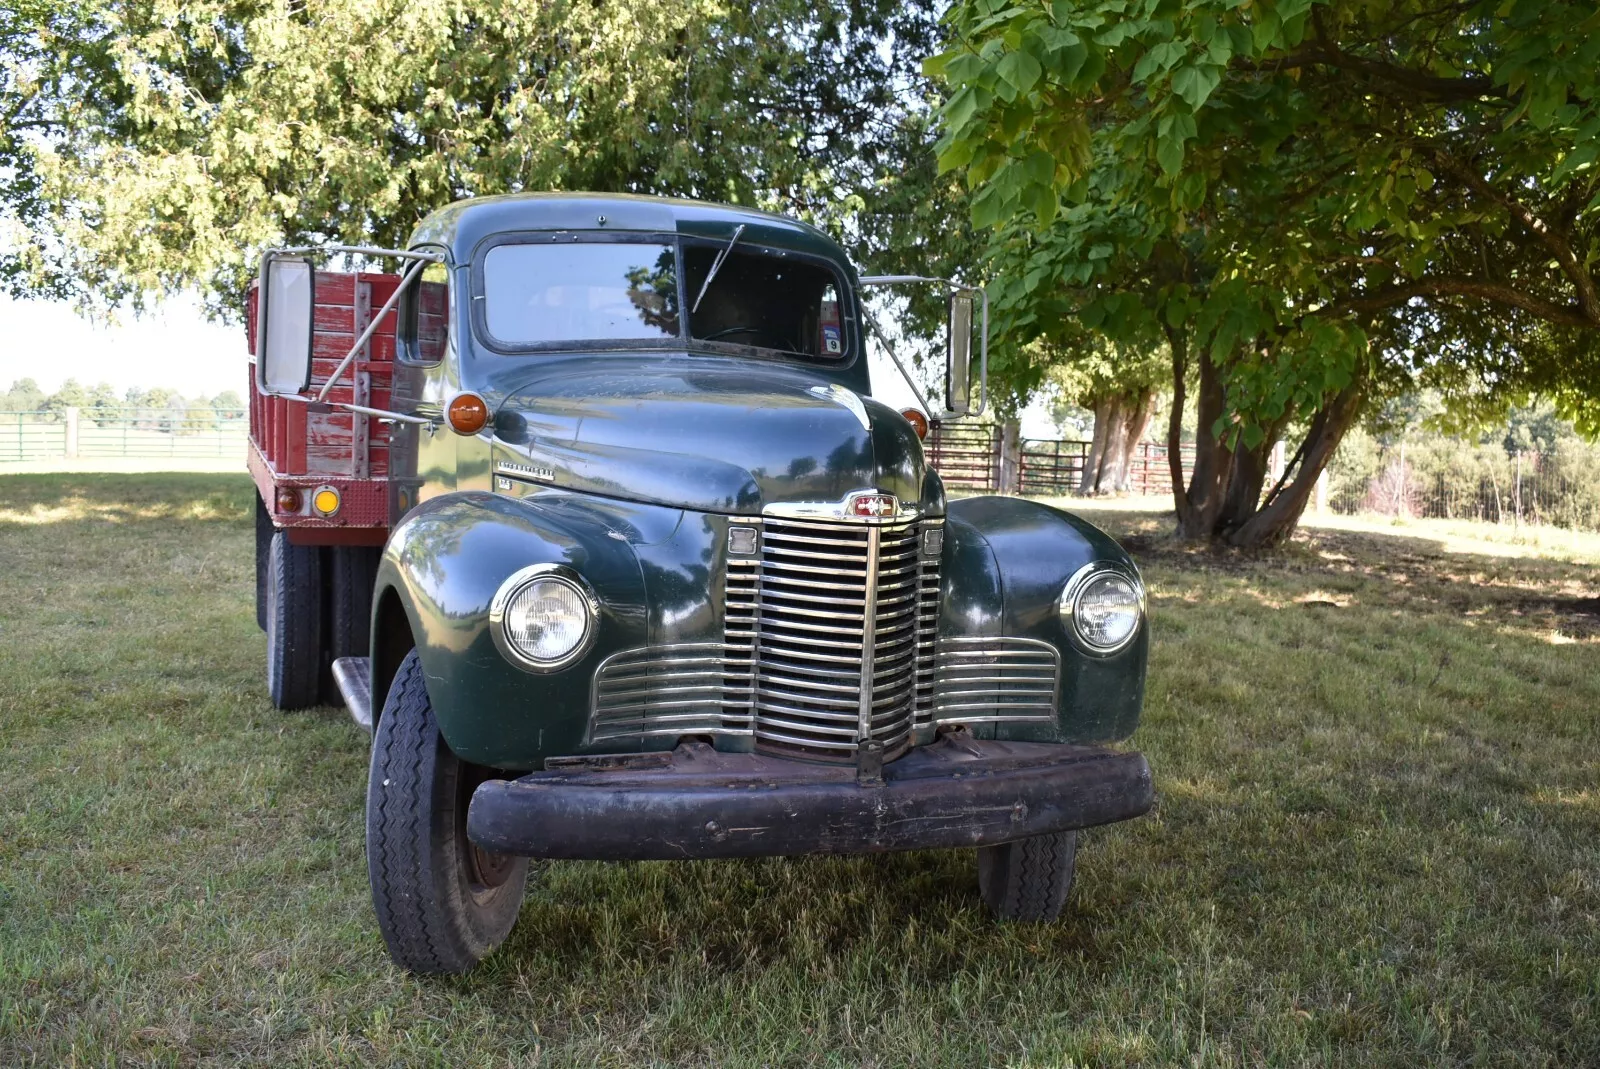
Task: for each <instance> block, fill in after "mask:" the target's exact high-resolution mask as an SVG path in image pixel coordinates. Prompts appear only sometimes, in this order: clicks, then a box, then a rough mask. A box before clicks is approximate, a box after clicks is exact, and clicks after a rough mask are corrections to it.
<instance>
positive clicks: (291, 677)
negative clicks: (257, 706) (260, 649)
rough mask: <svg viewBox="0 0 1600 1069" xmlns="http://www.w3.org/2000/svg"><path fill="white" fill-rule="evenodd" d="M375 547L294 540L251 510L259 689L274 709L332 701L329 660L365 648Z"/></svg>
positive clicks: (260, 510)
mask: <svg viewBox="0 0 1600 1069" xmlns="http://www.w3.org/2000/svg"><path fill="white" fill-rule="evenodd" d="M379 553H380V550H378V549H376V548H374V547H371V546H300V545H295V544H294V543H293V542H291V541H289V535H288V533H287V532H285V531H280V530H275V529H274V528H273V526H272V520H271V517H270V516H267V515H266V509H265V506H263V505H261V504H260V503H259V502H258V503H257V512H256V622H257V623H258V624H260V625H261V627H262V629H263V630H265V631H266V632H267V691H268V693H269V694H270V695H271V696H272V704H273V705H275V706H277V707H278V708H279V709H306V708H309V707H311V706H313V705H316V704H318V702H325V703H327V704H330V705H338V704H340V703H341V701H342V699H341V698H340V696H339V690H338V687H337V686H335V684H334V682H333V662H334V660H336V659H337V658H340V657H364V656H366V655H367V651H368V644H369V638H370V632H371V615H372V588H373V584H374V582H375V580H376V578H377V573H378V557H379Z"/></svg>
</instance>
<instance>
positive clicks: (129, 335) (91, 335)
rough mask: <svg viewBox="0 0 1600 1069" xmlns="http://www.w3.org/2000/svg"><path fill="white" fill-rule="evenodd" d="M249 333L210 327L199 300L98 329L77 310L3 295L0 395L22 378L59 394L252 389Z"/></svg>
mask: <svg viewBox="0 0 1600 1069" xmlns="http://www.w3.org/2000/svg"><path fill="white" fill-rule="evenodd" d="M246 366H247V365H246V356H245V342H244V327H243V326H242V325H234V326H229V325H224V324H219V323H211V322H208V321H207V320H206V318H205V315H204V313H203V312H202V311H201V309H200V302H199V300H198V299H196V298H193V297H180V298H175V299H173V300H169V301H166V302H165V303H163V304H161V305H159V306H157V307H156V308H155V309H153V310H152V311H149V312H146V313H145V314H144V315H143V316H140V317H138V318H135V317H134V316H133V315H131V314H124V315H122V316H121V318H120V322H118V323H116V324H114V325H109V326H108V325H105V324H95V323H91V322H90V321H89V320H87V319H85V318H83V317H81V316H79V315H78V314H77V313H76V312H74V311H73V309H72V306H71V305H69V304H64V303H60V302H55V301H18V300H13V299H11V298H9V297H5V296H3V295H0V391H3V390H5V389H9V388H10V386H11V384H12V382H14V381H15V380H17V379H21V378H31V379H33V380H34V381H36V382H37V383H38V384H39V385H40V387H41V388H42V389H43V390H44V391H45V392H46V393H53V392H54V391H56V390H57V389H59V388H60V386H61V384H62V383H63V382H65V381H66V380H67V379H69V378H72V379H77V380H78V381H79V382H80V383H82V384H83V385H84V386H93V385H95V384H96V383H99V382H108V383H110V384H111V386H112V389H114V390H115V391H116V393H117V395H118V396H119V397H120V396H122V395H123V394H124V393H126V392H127V390H128V389H129V388H130V387H134V386H137V387H141V388H144V389H150V388H152V387H155V386H164V387H166V388H168V389H171V390H176V391H178V392H179V393H181V394H183V395H185V396H187V397H196V396H206V397H211V396H214V395H215V394H219V393H221V392H222V391H223V390H233V391H235V392H237V393H243V392H244V387H245V386H246V385H247V383H248V381H249V380H248V378H247V374H248V372H247V371H246Z"/></svg>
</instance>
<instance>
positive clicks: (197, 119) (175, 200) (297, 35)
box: [0, 0, 936, 301]
mask: <svg viewBox="0 0 1600 1069" xmlns="http://www.w3.org/2000/svg"><path fill="white" fill-rule="evenodd" d="M29 2H30V3H31V0H29ZM58 8H60V5H35V7H34V8H33V9H29V10H25V11H23V12H21V13H20V14H18V15H16V16H15V26H14V29H15V33H14V35H13V36H12V37H11V38H9V39H8V42H7V48H8V54H10V55H12V56H14V57H17V58H16V59H15V62H13V63H12V64H11V67H13V68H15V69H19V70H20V69H22V68H27V69H28V70H30V71H33V72H35V73H34V76H33V80H32V81H31V82H28V83H27V84H28V85H31V86H34V87H36V88H38V89H39V92H38V93H37V94H36V99H35V101H34V103H33V104H31V105H30V107H32V108H33V109H34V110H35V111H36V112H37V113H38V114H37V118H38V119H39V122H40V127H39V130H38V131H37V132H36V133H35V134H34V135H32V136H30V137H27V138H24V139H23V142H22V143H13V144H12V145H11V149H10V151H11V152H12V155H13V157H14V158H19V159H22V160H23V161H24V162H25V164H26V168H27V170H26V178H27V182H28V184H27V186H26V188H22V187H18V188H19V189H21V191H22V193H24V194H25V195H26V196H27V197H29V198H32V199H31V200H30V201H28V202H27V204H24V205H20V206H19V204H18V202H16V201H15V200H10V201H7V202H6V204H5V205H4V208H8V209H10V214H11V217H12V219H13V221H14V222H16V221H18V220H20V222H21V224H22V225H23V226H24V227H25V228H26V230H25V233H26V235H27V237H28V239H29V244H30V245H31V247H32V250H33V251H32V252H31V254H30V256H31V259H30V260H29V262H28V263H27V264H25V265H24V266H25V268H26V270H27V272H28V276H27V277H28V280H29V281H30V283H31V284H35V285H37V284H39V283H40V282H41V280H54V281H56V282H59V283H62V284H63V285H64V286H65V287H67V288H73V289H76V290H77V292H78V293H79V294H80V295H85V294H86V295H89V296H91V297H93V298H95V299H96V300H99V301H109V300H116V299H118V298H121V297H123V296H127V295H134V296H137V295H141V294H144V293H148V292H152V291H153V292H170V291H172V290H175V289H180V288H183V287H186V286H189V285H192V284H194V283H197V282H198V283H202V284H208V285H211V286H212V287H213V288H214V290H215V291H216V292H218V293H221V294H224V295H226V294H228V293H230V292H236V288H237V286H238V284H239V281H240V279H241V278H243V277H244V276H245V275H246V274H247V273H248V272H249V270H250V267H251V264H252V262H253V250H254V249H256V248H259V247H260V246H263V245H267V244H272V243H276V242H280V241H289V242H294V243H300V242H302V241H319V240H341V241H345V242H351V243H355V242H359V243H363V244H365V243H380V244H388V245H393V244H402V243H403V242H404V241H405V240H406V237H407V235H408V233H409V231H410V230H411V228H412V227H413V226H414V225H415V224H416V222H417V221H418V220H419V219H420V218H421V217H422V216H423V215H425V214H426V213H427V212H429V211H431V210H432V209H434V208H436V207H438V206H440V205H442V204H445V203H448V202H450V201H452V200H455V199H458V198H461V197H465V196H472V195H482V194H493V193H502V192H508V191H519V190H556V189H594V190H604V191H615V192H639V193H664V194H673V195H681V196H692V197H702V198H707V199H713V200H720V201H732V202H736V203H743V204H752V205H758V206H764V207H774V206H776V207H782V208H783V209H784V210H786V211H789V212H791V213H796V214H801V215H804V216H807V217H810V218H813V219H816V220H818V221H822V222H827V223H830V224H832V225H834V226H835V227H836V228H839V229H842V230H845V231H846V232H847V233H849V234H852V235H857V236H868V237H870V238H871V239H873V240H882V239H883V238H885V237H886V236H887V235H888V234H892V233H894V232H896V230H897V224H896V223H895V222H894V221H893V220H889V221H884V220H881V219H879V220H875V221H874V225H873V227H872V228H870V232H869V228H867V227H864V226H861V225H851V220H852V218H853V217H858V216H860V215H861V214H862V213H864V212H865V211H866V198H867V197H868V196H870V195H871V193H872V192H873V190H874V189H875V188H876V187H877V185H878V184H880V183H883V182H886V181H889V180H890V179H891V178H893V177H894V176H901V175H905V174H907V173H911V172H914V171H915V168H914V167H912V166H910V165H909V164H908V161H909V160H911V159H912V158H913V157H917V156H921V157H928V156H929V155H930V153H929V151H928V149H929V142H930V140H931V136H930V135H929V131H928V122H927V114H928V110H929V107H928V104H927V103H926V93H925V91H924V89H925V84H926V83H925V82H924V81H923V79H922V76H921V75H920V74H919V72H918V71H917V68H916V64H917V58H918V57H920V56H921V55H925V54H926V52H927V51H928V50H929V49H930V48H931V47H932V45H931V41H932V40H933V35H934V33H935V30H936V22H935V19H934V16H933V14H932V12H931V9H930V7H929V6H928V5H925V4H924V5H912V6H902V5H899V4H895V3H892V2H890V0H866V2H864V3H863V2H852V3H837V4H831V5H825V6H821V7H819V6H817V5H812V4H802V3H799V2H798V0H755V2H754V3H751V4H745V5H732V6H729V5H725V4H720V3H715V2H710V0H675V2H673V3H662V2H657V0H647V2H641V3H628V4H622V3H614V2H598V3H577V2H571V0H556V2H553V3H509V2H505V0H490V2H467V0H403V2H402V0H304V2H297V3H290V4H283V3H265V2H239V0H198V2H196V0H98V2H85V3H81V4H78V5H75V6H73V8H72V10H73V12H74V14H73V29H72V32H71V33H70V34H63V33H61V32H59V27H58V26H57V23H58V22H60V20H61V18H62V17H63V16H61V15H60V14H59V11H58V10H56V9H58ZM887 42H893V47H886V43H887ZM13 45H14V46H15V47H13ZM42 75H49V77H46V78H45V79H44V80H43V81H41V80H40V77H41V76H42ZM52 79H53V80H52ZM23 86H24V83H23V82H22V81H16V80H13V81H12V82H11V83H9V84H8V83H5V82H0V105H7V106H10V107H12V108H13V109H15V108H17V107H20V106H21V104H20V103H19V100H20V98H19V97H17V96H16V95H15V93H16V92H20V90H21V89H22V88H23ZM919 87H922V88H919ZM5 149H6V146H5V144H4V143H0V151H5ZM3 163H4V161H3V160H0V164H3ZM924 171H925V173H926V175H927V177H928V178H930V179H931V178H932V171H931V168H925V169H924ZM3 197H4V191H3V190H0V199H3ZM33 205H39V206H42V209H43V210H33V208H32V206H33ZM23 208H27V209H28V210H22V209H23ZM0 210H3V209H0ZM857 221H858V222H859V220H857Z"/></svg>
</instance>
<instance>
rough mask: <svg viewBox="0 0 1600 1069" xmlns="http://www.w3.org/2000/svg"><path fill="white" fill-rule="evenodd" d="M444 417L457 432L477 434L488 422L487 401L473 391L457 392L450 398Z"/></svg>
mask: <svg viewBox="0 0 1600 1069" xmlns="http://www.w3.org/2000/svg"><path fill="white" fill-rule="evenodd" d="M445 419H447V420H448V421H449V422H450V429H451V430H453V431H455V432H456V433H457V434H477V433H478V432H479V431H481V430H483V428H484V425H485V424H487V423H488V422H489V402H487V401H485V400H484V399H483V398H481V397H479V396H478V395H477V394H475V393H458V394H456V395H455V396H454V397H452V398H451V399H450V404H449V406H448V407H447V408H446V409H445Z"/></svg>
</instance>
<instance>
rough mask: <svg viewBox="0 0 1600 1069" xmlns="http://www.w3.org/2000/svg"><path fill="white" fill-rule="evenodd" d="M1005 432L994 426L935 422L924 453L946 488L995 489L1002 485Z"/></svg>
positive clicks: (989, 424)
mask: <svg viewBox="0 0 1600 1069" xmlns="http://www.w3.org/2000/svg"><path fill="white" fill-rule="evenodd" d="M1000 440H1001V429H1000V427H999V425H997V424H993V423H935V424H934V425H933V427H932V428H931V429H930V430H929V432H928V440H927V447H926V449H924V453H925V454H926V456H927V458H928V463H929V464H931V465H933V467H934V469H935V470H936V471H938V473H939V477H940V478H942V479H943V480H944V484H945V486H947V487H949V488H951V489H959V490H980V491H981V490H993V489H995V488H996V487H997V486H999V485H1000Z"/></svg>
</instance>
